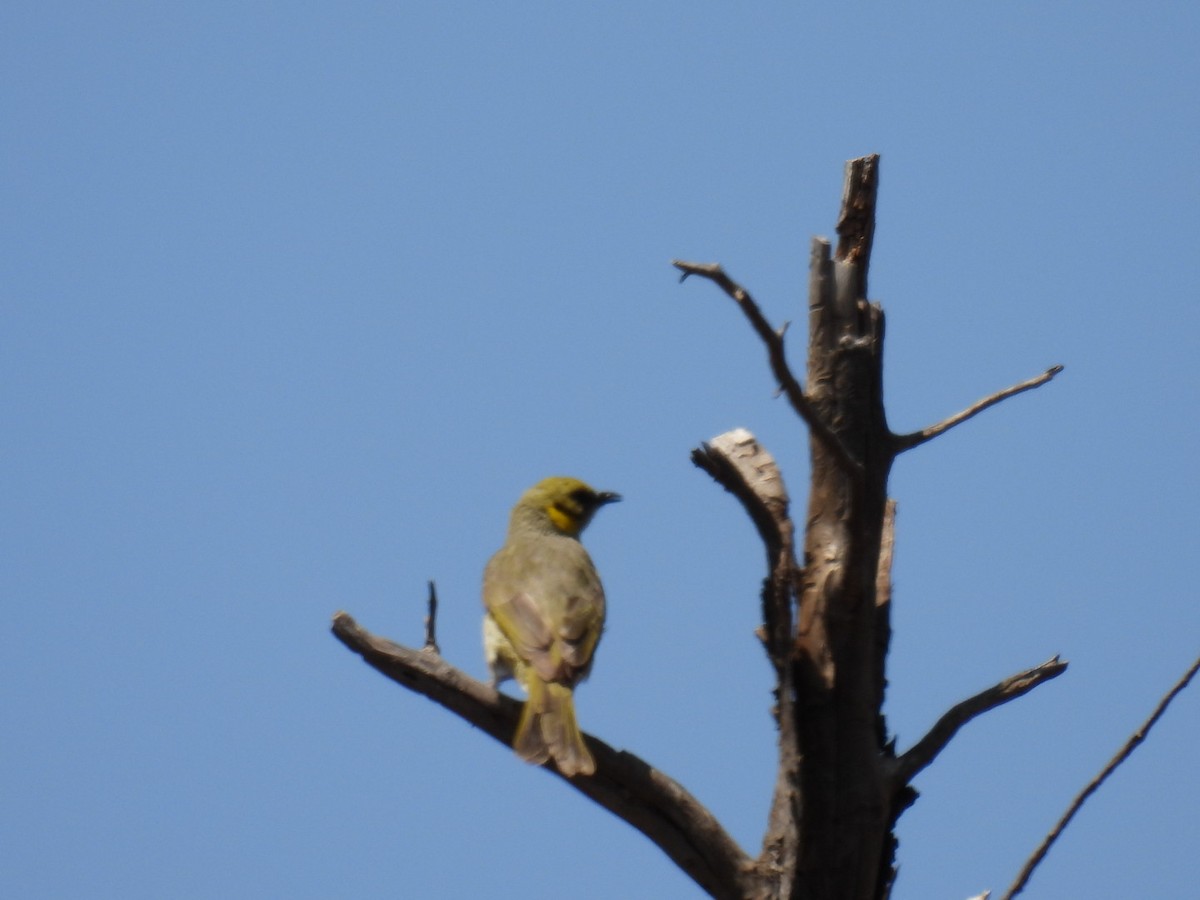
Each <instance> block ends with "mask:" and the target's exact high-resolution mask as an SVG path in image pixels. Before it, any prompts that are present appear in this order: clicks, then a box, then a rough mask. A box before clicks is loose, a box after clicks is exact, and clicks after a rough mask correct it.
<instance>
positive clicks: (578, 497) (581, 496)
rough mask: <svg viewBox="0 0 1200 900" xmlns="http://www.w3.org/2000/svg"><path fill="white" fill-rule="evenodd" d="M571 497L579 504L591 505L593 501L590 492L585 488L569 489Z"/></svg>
mask: <svg viewBox="0 0 1200 900" xmlns="http://www.w3.org/2000/svg"><path fill="white" fill-rule="evenodd" d="M571 499H572V500H574V501H575V502H576V503H578V504H579V505H580V506H591V505H592V503H594V502H595V499H594V496H593V494H592V492H591V491H589V490H588V489H587V488H576V489H575V490H573V491H571Z"/></svg>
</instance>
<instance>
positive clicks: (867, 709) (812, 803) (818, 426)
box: [333, 156, 1067, 900]
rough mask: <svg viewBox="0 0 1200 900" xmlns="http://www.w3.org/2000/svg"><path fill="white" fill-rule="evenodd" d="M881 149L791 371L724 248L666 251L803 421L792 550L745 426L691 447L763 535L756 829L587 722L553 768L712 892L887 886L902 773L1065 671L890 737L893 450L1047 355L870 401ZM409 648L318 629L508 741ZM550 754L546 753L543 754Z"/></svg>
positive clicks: (788, 529)
mask: <svg viewBox="0 0 1200 900" xmlns="http://www.w3.org/2000/svg"><path fill="white" fill-rule="evenodd" d="M878 164H879V158H878V157H877V156H868V157H863V158H861V159H856V160H852V161H851V162H850V163H849V164H848V165H847V169H846V180H845V187H844V191H843V196H842V208H841V213H840V215H839V218H838V224H837V233H838V242H837V247H836V249H835V248H833V247H832V246H831V244H830V242H829V241H827V240H825V239H824V238H816V239H814V240H813V242H812V252H811V261H810V270H809V272H810V274H809V297H808V303H809V340H808V371H807V377H806V379H805V385H803V386H802V385H801V382H800V380H799V379H798V378H797V377H796V376H795V375H794V374H793V372H792V370H791V368H790V365H789V363H788V359H787V356H786V353H785V346H784V331H785V329H776V328H774V327H773V326H772V325H771V324H770V323H769V322H768V321H767V319H766V318H765V317H764V315H763V313H762V311H761V310H760V309H759V307H758V305H757V304H756V303H755V302H754V300H753V298H752V297H751V296H750V294H749V293H748V292H747V291H746V290H745V289H744V288H742V287H741V286H740V285H738V284H737V283H736V282H734V281H733V280H732V279H731V278H730V277H729V276H728V275H727V274H726V273H725V272H724V270H723V269H722V268H721V267H720V266H719V265H712V264H701V263H694V262H682V261H676V262H675V263H674V265H675V267H676V268H677V269H679V271H680V272H681V273H682V275H681V277H682V278H688V277H689V276H699V277H701V278H704V279H707V280H709V281H711V282H713V283H714V284H715V285H717V286H718V287H719V288H721V289H722V290H723V291H724V292H725V293H726V294H728V295H729V297H730V298H731V299H732V300H733V301H734V302H735V303H736V304H737V305H738V306H739V307H740V309H741V310H742V312H743V313H744V315H745V317H746V319H747V321H748V322H749V323H750V325H751V327H752V328H753V329H754V331H755V332H756V334H757V335H758V337H759V339H760V340H761V341H762V343H763V345H764V347H765V348H766V351H767V357H768V361H769V364H770V368H771V372H772V375H773V376H774V378H775V379H776V381H777V382H778V385H779V389H780V391H781V393H782V394H783V395H784V396H786V398H787V400H788V402H789V403H790V405H791V407H792V408H793V409H794V410H795V412H796V413H797V415H799V416H800V418H801V419H803V421H804V422H805V424H806V425H807V428H808V432H809V449H810V454H811V459H812V469H811V484H810V487H809V496H808V510H807V513H806V515H805V518H804V520H803V521H804V523H805V530H804V535H803V547H802V554H803V555H802V560H803V562H801V558H800V557H798V554H797V536H796V529H795V525H794V523H793V520H792V517H791V513H790V508H789V498H788V493H787V490H786V488H785V486H784V482H783V478H782V475H781V473H780V472H779V470H778V468H777V466H776V464H775V461H774V459H773V458H772V457H771V455H770V454H769V453H768V452H767V451H766V450H765V449H763V448H762V447H761V446H760V445H759V444H758V442H757V441H756V440H755V438H754V436H753V435H751V434H750V433H749V432H746V431H743V430H740V429H739V430H736V431H732V432H729V433H727V434H723V435H721V436H720V437H718V438H715V439H714V440H712V441H710V442H709V443H707V444H704V445H703V446H701V447H700V448H698V449H697V450H695V451H694V452H693V454H692V460H693V462H694V463H695V464H696V465H697V466H699V467H700V468H701V469H703V470H704V471H705V472H707V473H708V474H709V475H710V476H712V478H713V479H714V480H715V481H716V482H717V483H718V484H720V485H721V486H722V487H724V488H725V489H726V490H728V491H729V492H730V493H732V494H733V495H734V496H735V497H736V498H737V500H738V501H739V502H740V503H741V504H742V506H743V508H744V509H745V511H746V513H747V514H748V515H749V516H750V518H751V520H752V521H753V523H754V525H755V528H756V529H757V531H758V533H759V535H760V537H761V539H762V542H763V546H764V549H765V551H766V562H767V572H766V577H765V578H764V579H763V585H762V593H761V599H762V618H763V624H762V628H761V630H760V632H759V635H760V637H761V639H762V643H763V645H764V648H765V650H766V653H767V656H768V658H769V660H770V663H771V666H772V668H773V670H774V673H775V682H776V685H775V690H774V694H775V704H774V709H773V713H774V716H775V720H776V724H777V726H778V735H779V765H778V775H777V778H776V782H775V789H774V798H773V801H772V804H771V811H770V815H769V819H768V822H767V825H766V833H765V836H764V838H763V843H762V847H761V849H760V850H759V852H758V854H757V855H756V856H751V855H750V854H748V853H747V852H746V851H745V850H743V849H742V848H741V847H739V846H738V844H737V843H736V842H735V841H734V840H733V839H732V838H731V837H730V836H729V835H728V834H727V833H726V832H725V830H724V828H722V826H721V824H720V822H718V821H717V820H716V818H715V817H714V816H713V815H712V814H711V813H710V812H709V811H708V810H707V809H705V808H704V806H703V805H701V804H700V803H699V802H698V801H697V800H696V799H695V798H694V797H692V795H691V794H689V793H688V792H687V790H686V789H684V788H683V786H681V785H680V784H678V783H677V782H675V781H674V780H672V779H671V778H670V777H669V776H667V775H666V774H664V773H663V772H661V771H659V770H657V769H655V768H654V767H652V766H651V765H649V764H648V763H646V762H643V761H642V760H641V759H639V758H638V757H636V756H634V755H633V754H631V753H628V752H625V751H617V750H614V749H612V748H611V747H609V746H608V745H607V744H605V743H604V742H602V741H600V740H599V739H597V738H595V737H591V736H589V737H588V738H587V742H588V746H589V748H590V749H591V751H592V754H593V755H594V756H595V758H596V764H597V769H596V773H595V775H593V776H590V777H575V778H571V779H564V780H567V781H568V783H569V784H570V785H571V786H572V787H574V788H575V789H576V790H579V791H581V792H582V793H584V794H586V795H587V796H588V797H590V798H591V799H593V800H595V801H596V802H597V803H599V804H600V805H601V806H603V807H605V808H606V809H608V810H610V811H611V812H613V813H615V814H616V815H618V816H620V817H621V818H622V819H624V820H625V821H627V822H628V823H629V824H631V825H632V826H633V827H635V828H637V829H638V830H640V831H641V832H643V833H644V834H645V835H646V836H647V837H649V838H650V839H651V840H652V841H654V842H655V843H656V844H657V845H658V846H659V847H661V848H662V850H663V852H665V853H666V854H667V855H668V856H669V857H670V858H671V859H672V860H674V862H675V863H676V864H677V865H678V866H679V867H680V868H682V869H683V870H684V871H685V872H687V873H688V875H690V876H691V877H692V878H693V879H694V880H695V881H696V883H697V884H699V885H700V886H701V887H702V888H703V889H704V890H705V891H707V892H708V893H709V894H711V895H712V896H714V897H718V898H730V900H734V898H736V900H743V898H764V900H765V898H795V900H884V898H886V897H888V895H889V894H890V892H891V885H892V881H893V877H894V874H895V850H896V839H895V837H894V828H895V825H896V821H897V819H898V818H899V816H900V815H901V813H903V812H904V810H905V809H906V808H908V807H909V806H910V805H911V804H912V802H913V801H914V800H915V798H916V791H915V790H914V789H913V788H912V781H913V778H914V777H915V776H916V774H917V773H918V772H920V771H921V770H922V769H924V768H925V767H926V766H927V765H929V764H930V763H931V762H932V761H933V760H934V758H935V757H936V756H937V755H938V753H940V752H941V750H942V749H943V748H944V747H945V746H946V745H947V744H948V743H949V741H950V739H951V738H952V737H953V736H954V734H955V733H956V732H957V731H958V729H959V728H961V727H962V726H963V725H964V724H966V723H967V722H968V721H970V720H971V719H972V718H974V717H975V716H977V715H979V714H981V713H983V712H986V711H987V710H989V709H993V708H994V707H996V706H999V705H1001V704H1002V703H1006V702H1007V701H1009V700H1012V699H1014V698H1016V697H1019V696H1021V695H1022V694H1024V693H1026V692H1027V691H1030V690H1032V689H1033V688H1034V687H1036V686H1037V685H1039V684H1041V683H1043V682H1045V681H1047V680H1049V679H1051V678H1054V677H1056V676H1057V675H1059V674H1061V673H1062V672H1063V671H1064V670H1065V669H1066V666H1067V664H1066V663H1065V662H1062V661H1060V660H1059V659H1058V657H1054V658H1053V659H1051V660H1049V661H1048V662H1045V663H1043V664H1041V665H1040V666H1036V667H1034V668H1031V669H1028V670H1026V671H1024V672H1020V673H1018V674H1016V675H1013V676H1012V677H1010V678H1007V679H1005V680H1004V681H1001V682H1000V683H998V684H996V685H995V686H993V687H991V688H988V689H987V690H985V691H982V692H981V693H978V694H976V695H975V696H973V697H970V698H968V699H966V700H964V701H962V702H961V703H959V704H957V705H956V706H954V707H953V708H951V709H950V710H949V711H948V712H946V713H945V714H944V715H943V716H942V717H941V719H939V720H938V722H937V723H936V724H935V725H934V726H933V728H932V729H931V730H930V731H929V733H928V734H926V735H925V736H924V737H923V738H921V740H919V741H917V743H916V744H914V745H913V746H912V747H910V748H908V749H906V750H904V752H901V753H897V751H896V748H895V746H894V744H893V742H892V741H891V740H890V739H889V737H888V731H887V727H886V724H885V722H884V718H883V713H882V707H883V699H884V688H885V686H886V684H887V679H886V674H885V672H886V670H885V664H886V661H887V652H888V643H889V639H890V635H891V627H890V624H889V618H890V605H891V587H890V568H891V558H892V530H893V523H894V517H895V503H894V502H893V501H892V500H891V499H889V497H888V493H887V485H888V474H889V472H890V471H891V467H892V462H893V461H894V460H895V459H896V457H897V456H898V455H899V454H901V453H903V452H905V451H906V450H912V449H914V448H916V447H918V446H920V445H921V444H923V443H925V442H926V441H928V440H931V439H932V438H934V437H937V436H938V435H940V434H942V433H943V432H945V431H947V430H949V429H950V428H953V427H954V426H956V425H958V424H960V423H961V422H964V421H966V420H967V419H969V418H971V417H972V416H974V415H975V414H976V413H979V412H981V411H983V410H984V409H986V408H987V407H989V406H992V405H993V404H995V403H998V402H1000V401H1001V400H1004V399H1005V398H1007V397H1011V396H1013V395H1014V394H1018V393H1021V392H1022V391H1026V390H1030V389H1032V388H1035V387H1038V386H1039V385H1042V384H1045V383H1046V382H1047V381H1049V380H1050V379H1052V378H1053V377H1054V376H1055V375H1056V374H1057V373H1058V372H1059V371H1061V366H1054V367H1052V368H1050V369H1048V370H1046V371H1045V372H1044V373H1042V374H1041V375H1039V376H1037V377H1035V378H1032V379H1030V380H1029V381H1025V382H1023V383H1021V384H1018V385H1015V386H1013V387H1010V388H1008V389H1006V390H1003V391H1000V392H998V393H996V394H994V395H992V396H990V397H987V398H985V399H983V400H981V401H979V402H978V403H976V404H975V405H973V406H971V407H970V408H968V409H966V410H964V411H963V412H961V413H958V414H957V415H955V416H951V417H950V418H948V419H946V420H945V421H942V422H940V423H938V424H936V425H932V426H930V427H928V428H925V429H922V430H921V431H917V432H913V433H911V434H895V433H893V432H892V431H891V429H889V428H888V424H887V419H886V416H885V413H884V405H883V390H882V385H883V337H884V315H883V310H882V309H881V308H880V307H879V305H878V304H875V303H871V302H869V301H868V299H867V296H868V294H867V270H868V266H869V263H870V255H871V242H872V238H873V235H874V230H875V199H876V191H877V186H878V171H879V169H878ZM430 600H431V603H430V617H429V619H428V620H427V640H426V643H425V647H424V648H422V649H419V650H416V649H409V648H406V647H401V646H399V645H397V644H394V643H392V642H391V641H387V640H385V639H383V638H379V637H376V636H374V635H371V634H369V633H368V632H366V631H365V630H363V629H362V628H360V627H359V626H358V624H357V623H356V622H355V621H354V620H353V619H352V618H351V617H350V616H349V615H347V614H345V613H338V614H337V615H336V616H335V617H334V622H333V631H334V633H335V634H336V635H337V637H338V638H339V639H340V640H341V641H342V642H343V643H345V644H346V645H347V646H348V647H349V648H350V649H352V650H353V651H355V652H356V653H359V654H360V655H361V656H362V657H363V659H364V660H366V662H367V663H369V664H370V665H372V666H374V667H375V668H376V669H378V670H379V671H380V672H382V673H383V674H385V675H387V676H388V677H390V678H392V679H394V680H395V681H398V682H399V683H401V684H403V685H405V686H406V687H408V688H410V689H412V690H415V691H418V692H420V693H422V694H425V695H426V696H428V697H430V698H431V699H433V700H436V701H437V702H439V703H441V704H442V705H444V706H445V707H447V708H448V709H450V710H452V711H453V712H455V713H457V714H458V715H460V716H462V717H463V718H464V719H466V720H468V721H469V722H471V723H472V724H474V725H475V726H476V727H478V728H480V729H482V730H483V731H485V732H487V733H488V734H490V735H491V736H492V737H494V738H496V739H497V740H498V741H501V742H503V743H505V744H508V743H510V742H511V740H512V737H513V732H514V730H515V728H516V722H517V716H518V713H519V711H520V707H521V704H520V703H519V702H518V701H516V700H513V699H511V698H509V697H506V696H504V695H501V694H499V693H498V692H496V691H495V690H493V689H492V688H491V687H489V686H488V685H486V684H484V683H482V682H479V681H476V680H475V679H473V678H471V677H470V676H468V675H466V674H465V673H463V672H461V671H460V670H458V669H456V668H454V667H453V666H451V665H450V664H449V663H447V662H446V661H445V660H443V659H442V658H441V656H440V655H439V654H438V652H437V645H436V643H435V641H434V636H433V612H434V604H435V598H434V596H433V594H432V592H431V595H430ZM549 765H550V767H552V764H549Z"/></svg>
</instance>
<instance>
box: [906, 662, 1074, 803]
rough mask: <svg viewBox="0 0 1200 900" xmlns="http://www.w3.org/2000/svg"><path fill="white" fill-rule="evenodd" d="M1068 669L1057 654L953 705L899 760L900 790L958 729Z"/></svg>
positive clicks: (929, 761) (944, 746) (940, 750)
mask: <svg viewBox="0 0 1200 900" xmlns="http://www.w3.org/2000/svg"><path fill="white" fill-rule="evenodd" d="M1066 669H1067V664H1066V663H1065V662H1063V661H1062V660H1060V659H1059V658H1058V657H1057V656H1055V657H1054V658H1053V659H1049V660H1047V661H1046V662H1044V663H1042V664H1041V665H1040V666H1035V667H1034V668H1032V669H1026V670H1025V671H1024V672H1018V673H1017V674H1016V675H1013V676H1012V677H1010V678H1005V679H1004V680H1003V681H1001V682H1000V683H999V684H995V685H993V686H992V687H990V688H988V689H987V690H986V691H980V692H979V693H978V694H976V695H975V696H974V697H968V698H967V699H966V700H963V701H962V702H961V703H956V704H955V705H954V706H952V707H950V709H949V710H947V711H946V712H945V713H944V714H943V715H942V717H941V718H940V719H938V720H937V723H936V724H935V725H934V726H933V727H932V728H931V729H929V732H928V733H927V734H926V735H925V737H923V738H921V740H919V741H917V743H916V744H914V745H913V746H912V748H911V749H910V750H909V751H908V752H907V753H905V754H904V755H903V756H901V757H900V758H899V759H897V760H896V769H895V772H894V773H893V786H894V788H895V789H896V790H901V789H903V788H904V787H905V786H906V785H908V783H909V782H911V781H912V779H913V777H914V776H915V775H916V774H917V773H918V772H920V771H921V770H922V769H924V768H925V767H926V766H927V765H929V764H930V763H931V762H933V760H934V758H936V757H937V755H938V754H939V753H941V752H942V751H943V750H944V749H946V745H947V744H949V743H950V739H951V738H953V737H954V735H955V734H957V733H958V730H959V729H960V728H962V727H963V726H964V725H966V724H967V723H968V722H970V721H971V720H972V719H974V718H975V717H976V716H978V715H982V714H983V713H985V712H987V711H988V710H990V709H995V708H996V707H997V706H1000V705H1002V704H1004V703H1007V702H1008V701H1009V700H1015V699H1016V698H1017V697H1020V696H1021V695H1022V694H1027V693H1029V692H1030V691H1032V690H1033V689H1034V688H1035V687H1037V686H1038V685H1039V684H1041V683H1042V682H1045V681H1049V680H1050V679H1051V678H1057V677H1058V676H1059V675H1061V674H1062V673H1063V672H1065V671H1066Z"/></svg>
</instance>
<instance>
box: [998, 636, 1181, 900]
mask: <svg viewBox="0 0 1200 900" xmlns="http://www.w3.org/2000/svg"><path fill="white" fill-rule="evenodd" d="M1197 671H1200V658H1197V659H1196V661H1195V662H1194V663H1192V666H1191V668H1190V669H1188V670H1187V671H1186V672H1185V673H1184V675H1183V677H1182V678H1180V679H1179V681H1177V682H1176V683H1175V686H1174V687H1173V688H1171V689H1170V690H1169V691H1167V693H1166V694H1165V695H1164V696H1163V698H1162V699H1161V700H1160V701H1158V706H1157V707H1155V709H1154V712H1153V713H1151V714H1150V718H1148V719H1147V720H1146V721H1145V722H1143V723H1142V726H1141V727H1140V728H1139V729H1138V730H1137V731H1135V732H1134V733H1133V734H1132V735H1131V736H1130V738H1129V740H1127V741H1126V742H1125V746H1124V747H1122V748H1121V750H1120V752H1118V753H1117V755H1116V756H1114V757H1113V758H1112V759H1111V760H1109V762H1108V765H1106V766H1105V767H1104V769H1103V770H1102V771H1101V772H1100V774H1099V775H1097V776H1096V777H1095V778H1093V779H1092V780H1091V781H1090V782H1088V784H1087V787H1085V788H1084V789H1083V790H1082V791H1080V793H1079V796H1078V797H1076V798H1075V799H1074V801H1072V803H1071V805H1070V807H1068V809H1067V811H1066V812H1065V813H1064V814H1063V817H1062V818H1061V819H1059V820H1058V824H1057V825H1055V826H1054V828H1052V829H1051V830H1050V833H1049V834H1047V835H1046V837H1045V840H1043V841H1042V843H1041V846H1039V847H1038V848H1037V850H1036V851H1034V854H1033V856H1031V857H1029V859H1028V861H1027V862H1026V863H1025V867H1024V868H1023V869H1021V874H1020V875H1018V876H1017V880H1016V881H1014V882H1013V885H1012V887H1010V888H1009V889H1008V893H1007V894H1005V895H1004V900H1012V898H1013V897H1015V896H1017V894H1019V893H1021V891H1022V890H1024V888H1025V885H1026V884H1027V883H1028V881H1029V877H1030V876H1031V875H1032V874H1033V870H1034V869H1036V868H1037V866H1038V863H1040V862H1041V861H1042V859H1043V858H1044V857H1045V856H1046V854H1047V853H1048V852H1050V847H1051V845H1052V844H1053V843H1054V842H1055V841H1056V840H1058V836H1059V835H1060V834H1062V832H1063V829H1064V828H1066V827H1067V824H1068V823H1069V822H1070V821H1071V819H1072V818H1074V816H1075V813H1077V812H1079V808H1080V807H1081V806H1083V804H1084V803H1085V802H1086V801H1087V799H1088V797H1090V796H1091V795H1092V794H1094V793H1095V792H1096V789H1097V788H1099V787H1100V785H1102V784H1103V783H1104V781H1105V779H1106V778H1108V776H1109V775H1111V774H1112V773H1113V772H1114V771H1116V768H1117V766H1119V765H1121V763H1123V762H1125V760H1126V759H1128V758H1129V755H1130V754H1131V753H1133V751H1134V750H1136V749H1137V747H1138V745H1139V744H1141V743H1142V741H1144V740H1145V739H1146V735H1147V734H1148V733H1149V732H1150V729H1151V728H1153V727H1154V723H1155V722H1157V721H1158V720H1159V718H1160V717H1161V716H1162V714H1163V713H1164V712H1166V711H1167V707H1168V706H1169V705H1170V703H1171V701H1172V700H1174V699H1175V697H1176V695H1177V694H1179V692H1180V691H1182V690H1183V689H1184V688H1185V687H1187V686H1188V682H1189V681H1191V680H1192V677H1193V676H1194V675H1195V674H1196V672H1197Z"/></svg>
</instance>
